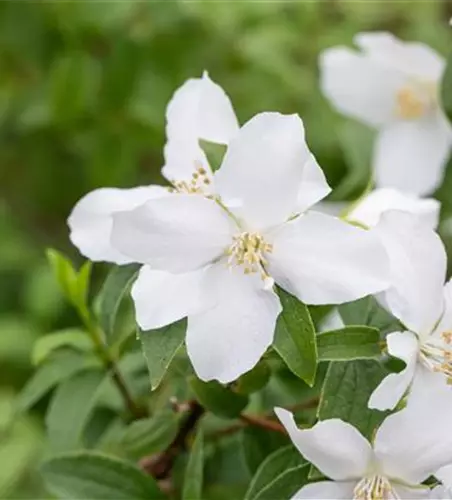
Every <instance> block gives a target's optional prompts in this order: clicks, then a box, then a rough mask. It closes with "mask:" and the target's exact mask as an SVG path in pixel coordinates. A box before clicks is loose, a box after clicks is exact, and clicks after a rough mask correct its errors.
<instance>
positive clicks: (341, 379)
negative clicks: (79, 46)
mask: <svg viewBox="0 0 452 500" xmlns="http://www.w3.org/2000/svg"><path fill="white" fill-rule="evenodd" d="M385 376H386V372H385V370H384V369H383V368H382V366H381V365H380V364H379V363H378V362H377V361H373V360H359V361H348V362H342V361H337V362H332V363H331V364H330V366H329V368H328V372H327V375H326V377H325V382H324V384H323V388H322V393H321V397H320V403H319V408H318V417H319V419H320V420H326V419H329V418H340V419H342V420H344V421H345V422H349V423H351V424H352V425H354V426H355V427H356V428H357V429H358V430H359V431H360V432H361V433H362V434H363V435H364V436H366V437H367V438H368V439H370V438H372V434H373V432H374V430H375V429H376V428H377V427H378V425H379V424H380V423H381V422H382V421H383V419H384V418H385V416H386V415H387V412H380V411H377V410H370V409H369V408H368V407H367V403H368V401H369V397H370V395H371V394H372V392H373V391H374V390H375V388H376V387H377V386H378V384H379V383H380V382H381V380H382V379H383V377H385Z"/></svg>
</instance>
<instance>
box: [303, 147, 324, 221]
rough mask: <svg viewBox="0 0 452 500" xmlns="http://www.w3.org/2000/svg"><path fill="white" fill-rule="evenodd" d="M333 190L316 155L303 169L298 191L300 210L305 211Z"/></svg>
mask: <svg viewBox="0 0 452 500" xmlns="http://www.w3.org/2000/svg"><path fill="white" fill-rule="evenodd" d="M330 192H331V188H330V186H329V185H328V182H327V181H326V178H325V174H324V173H323V170H322V169H321V168H320V166H319V164H318V163H317V160H316V159H315V158H314V155H311V157H310V159H309V160H308V161H307V162H306V164H305V166H304V169H303V177H302V180H301V186H300V190H299V191H298V207H297V210H298V211H299V212H305V211H306V210H307V209H308V208H311V207H312V206H313V205H315V204H316V203H317V202H318V201H320V200H323V198H325V196H327V195H328V194H329V193H330Z"/></svg>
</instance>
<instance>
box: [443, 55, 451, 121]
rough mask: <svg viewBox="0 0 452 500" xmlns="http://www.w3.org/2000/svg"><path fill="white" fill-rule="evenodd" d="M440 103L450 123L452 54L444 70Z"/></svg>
mask: <svg viewBox="0 0 452 500" xmlns="http://www.w3.org/2000/svg"><path fill="white" fill-rule="evenodd" d="M441 101H442V104H443V109H444V111H445V113H446V115H447V117H448V118H449V121H450V122H452V54H451V55H450V56H449V57H448V59H447V64H446V69H445V71H444V73H443V79H442V82H441Z"/></svg>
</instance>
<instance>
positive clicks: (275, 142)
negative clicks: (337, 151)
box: [215, 113, 317, 229]
mask: <svg viewBox="0 0 452 500" xmlns="http://www.w3.org/2000/svg"><path fill="white" fill-rule="evenodd" d="M309 162H312V155H311V153H310V152H309V150H308V147H307V145H306V142H305V138H304V128H303V122H302V121H301V119H300V118H299V117H298V116H297V115H282V114H280V113H260V114H258V115H256V116H255V117H254V118H252V119H251V120H250V121H248V122H247V123H246V124H245V125H244V126H243V127H242V128H241V129H240V132H239V133H238V135H237V136H236V137H235V138H234V139H233V140H232V141H231V143H230V144H229V147H228V150H227V152H226V155H225V157H224V160H223V164H222V166H221V168H220V170H219V171H218V172H217V173H216V174H215V185H216V189H217V191H218V193H219V194H220V195H221V197H222V199H223V201H224V202H225V203H226V204H229V203H230V202H231V201H233V202H235V201H236V200H239V201H240V202H241V205H242V209H241V211H239V212H238V214H239V216H240V217H242V218H244V219H245V221H246V223H247V224H248V225H249V226H250V227H251V228H253V229H262V228H265V227H269V226H272V225H274V224H278V223H281V222H283V221H285V220H287V219H288V218H289V216H291V215H292V214H293V212H294V211H297V208H298V195H299V191H300V189H301V182H302V179H303V175H304V168H305V166H306V164H307V163H309ZM308 168H309V167H308ZM310 168H312V165H311V167H310ZM316 196H317V195H316Z"/></svg>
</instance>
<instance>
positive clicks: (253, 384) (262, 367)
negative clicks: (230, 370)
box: [236, 359, 271, 394]
mask: <svg viewBox="0 0 452 500" xmlns="http://www.w3.org/2000/svg"><path fill="white" fill-rule="evenodd" d="M270 376H271V370H270V367H269V366H268V363H267V362H266V361H265V360H263V359H262V360H261V361H259V363H258V364H257V365H256V366H255V367H254V368H252V369H251V370H250V371H249V372H247V373H245V374H244V375H242V376H241V377H240V378H239V379H238V380H237V384H236V389H237V392H240V393H241V394H252V393H253V392H257V391H259V390H261V389H262V388H263V387H265V386H266V385H267V382H268V381H269V380H270Z"/></svg>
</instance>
